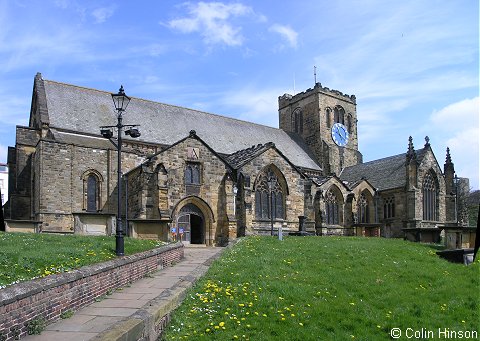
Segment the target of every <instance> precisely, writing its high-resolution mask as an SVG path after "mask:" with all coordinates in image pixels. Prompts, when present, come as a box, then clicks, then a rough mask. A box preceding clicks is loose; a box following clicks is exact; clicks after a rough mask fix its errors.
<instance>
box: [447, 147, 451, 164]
mask: <svg viewBox="0 0 480 341" xmlns="http://www.w3.org/2000/svg"><path fill="white" fill-rule="evenodd" d="M445 163H446V164H449V163H452V157H451V156H450V148H448V147H447V158H446V159H445Z"/></svg>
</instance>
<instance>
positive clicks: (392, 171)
mask: <svg viewBox="0 0 480 341" xmlns="http://www.w3.org/2000/svg"><path fill="white" fill-rule="evenodd" d="M416 153H417V160H418V162H421V160H422V159H423V156H424V155H425V149H420V150H418V151H416ZM405 155H406V154H405V153H403V154H398V155H394V156H390V157H386V158H383V159H378V160H373V161H370V162H365V163H360V164H358V165H355V166H351V167H347V168H345V169H344V170H343V172H342V173H341V174H340V179H341V180H342V181H346V182H347V183H348V187H350V188H351V187H352V185H354V184H355V183H357V182H359V181H361V180H362V178H365V179H367V180H368V182H370V183H371V184H372V186H374V187H375V188H376V189H377V190H380V191H383V190H387V189H393V188H399V187H403V186H405V185H406V170H405V160H406V156H405Z"/></svg>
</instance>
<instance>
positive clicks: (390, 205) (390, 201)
mask: <svg viewBox="0 0 480 341" xmlns="http://www.w3.org/2000/svg"><path fill="white" fill-rule="evenodd" d="M394 217H395V197H393V196H392V197H388V198H385V199H383V218H385V219H388V218H394Z"/></svg>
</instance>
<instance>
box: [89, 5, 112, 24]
mask: <svg viewBox="0 0 480 341" xmlns="http://www.w3.org/2000/svg"><path fill="white" fill-rule="evenodd" d="M113 13H115V7H114V6H110V7H101V8H97V9H95V10H93V12H92V15H93V17H94V18H95V21H96V22H97V24H101V23H103V22H105V21H106V20H107V19H108V18H110V17H111V16H112V15H113Z"/></svg>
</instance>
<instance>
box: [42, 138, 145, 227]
mask: <svg viewBox="0 0 480 341" xmlns="http://www.w3.org/2000/svg"><path fill="white" fill-rule="evenodd" d="M37 154H38V155H37V158H39V160H40V161H38V162H37V164H38V165H37V167H36V168H35V173H36V174H35V183H41V186H36V187H35V197H36V198H38V207H36V212H35V214H36V216H35V219H36V220H39V221H43V224H42V227H41V228H42V230H43V231H56V232H72V231H73V230H74V219H73V216H72V213H76V212H84V211H85V209H86V207H85V201H84V180H83V178H84V176H85V174H87V173H88V172H90V171H94V172H96V174H100V176H101V179H100V183H99V186H100V189H101V192H100V205H99V208H98V209H99V211H101V212H103V213H113V212H116V208H117V152H116V151H114V150H111V149H101V148H94V147H82V146H77V145H73V144H63V143H58V142H55V141H47V140H42V141H40V143H39V145H38V147H37ZM141 161H143V158H142V157H141V156H139V155H137V154H132V153H128V152H122V169H123V170H124V172H126V171H128V170H129V169H132V168H133V167H135V166H136V165H138V164H139V163H140V162H141Z"/></svg>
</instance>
